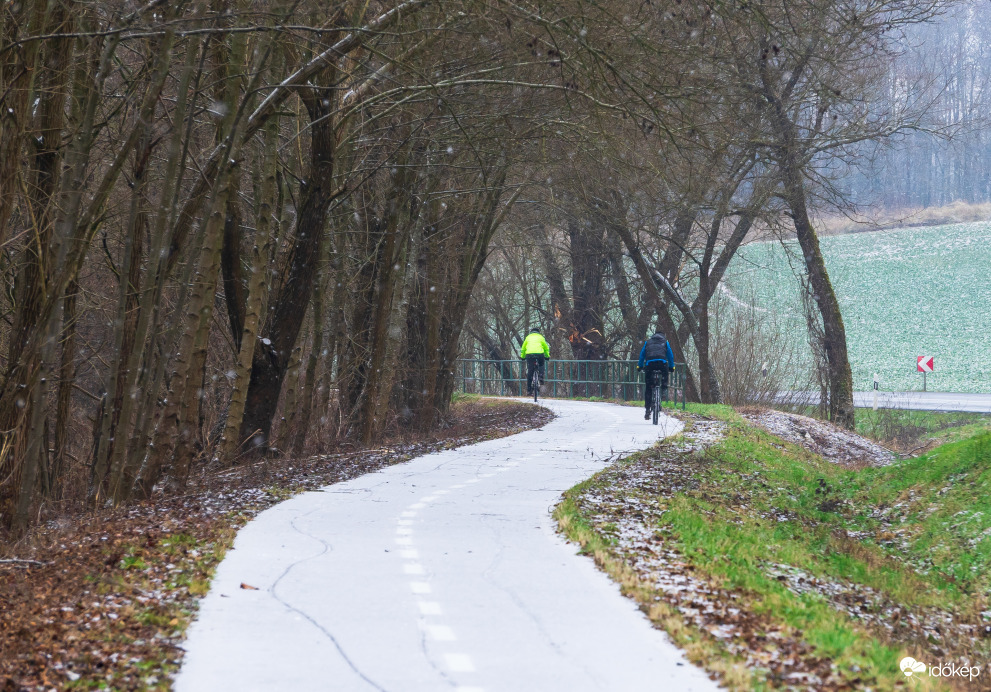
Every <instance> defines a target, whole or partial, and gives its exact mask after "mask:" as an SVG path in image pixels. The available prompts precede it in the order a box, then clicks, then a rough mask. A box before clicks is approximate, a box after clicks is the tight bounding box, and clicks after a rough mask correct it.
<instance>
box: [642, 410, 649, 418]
mask: <svg viewBox="0 0 991 692" xmlns="http://www.w3.org/2000/svg"><path fill="white" fill-rule="evenodd" d="M643 419H644V420H650V411H649V410H648V411H644V412H643Z"/></svg>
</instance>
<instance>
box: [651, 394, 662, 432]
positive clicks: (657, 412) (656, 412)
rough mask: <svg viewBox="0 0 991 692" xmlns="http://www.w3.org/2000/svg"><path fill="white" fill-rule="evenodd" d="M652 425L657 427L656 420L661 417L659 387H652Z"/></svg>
mask: <svg viewBox="0 0 991 692" xmlns="http://www.w3.org/2000/svg"><path fill="white" fill-rule="evenodd" d="M653 409H654V425H657V421H658V419H660V417H661V387H660V385H657V386H655V387H654V406H653Z"/></svg>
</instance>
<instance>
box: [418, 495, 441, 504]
mask: <svg viewBox="0 0 991 692" xmlns="http://www.w3.org/2000/svg"><path fill="white" fill-rule="evenodd" d="M436 499H437V498H436V497H434V496H433V495H427V496H426V497H421V498H420V502H433V501H434V500H436Z"/></svg>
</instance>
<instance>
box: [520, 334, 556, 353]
mask: <svg viewBox="0 0 991 692" xmlns="http://www.w3.org/2000/svg"><path fill="white" fill-rule="evenodd" d="M541 352H542V353H543V354H544V357H545V358H550V357H551V347H550V346H548V345H547V339H545V338H544V337H543V336H541V335H540V333H538V332H530V333H529V334H527V337H526V338H525V339H523V345H522V346H520V358H526V357H527V356H528V355H534V354H537V353H541Z"/></svg>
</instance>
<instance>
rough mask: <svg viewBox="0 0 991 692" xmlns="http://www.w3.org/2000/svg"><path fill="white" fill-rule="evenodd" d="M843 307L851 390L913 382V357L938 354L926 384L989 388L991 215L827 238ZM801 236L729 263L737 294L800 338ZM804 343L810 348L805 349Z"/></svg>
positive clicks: (757, 246)
mask: <svg viewBox="0 0 991 692" xmlns="http://www.w3.org/2000/svg"><path fill="white" fill-rule="evenodd" d="M821 245H822V250H823V254H824V255H825V257H826V264H827V267H828V269H829V273H830V276H831V278H832V280H833V285H834V287H835V289H836V292H837V295H838V297H839V301H840V305H841V307H842V309H843V318H844V321H845V324H846V329H847V338H848V340H849V346H850V360H851V365H852V367H853V378H854V388H855V389H869V388H870V387H871V383H872V377H873V373H874V372H877V373H880V378H881V389H885V390H916V389H921V388H922V376H921V375H920V374H919V373H918V372H917V371H916V356H921V355H931V356H934V357H935V366H936V368H935V373H931V374H929V375H928V376H927V377H928V388H929V389H930V390H935V391H954V392H989V391H991V223H987V222H981V223H967V224H953V225H948V226H936V227H929V228H911V229H900V230H892V231H881V232H875V233H860V234H855V235H840V236H832V237H827V238H823V239H822V240H821ZM792 267H794V268H795V269H796V270H797V269H798V268H800V267H801V255H800V253H799V252H798V247H797V244H795V243H791V244H789V245H788V248H787V251H786V250H785V249H783V248H782V246H781V244H780V243H777V242H772V243H754V244H751V245H748V246H746V247H744V248H743V249H742V250H741V252H740V254H739V256H738V257H737V258H735V259H734V261H733V264H732V265H731V267H730V271H729V272H728V276H727V279H728V284H727V285H728V289H729V291H731V292H732V294H733V295H734V296H735V297H736V298H737V299H739V300H742V301H745V302H750V301H754V302H755V304H756V305H757V306H759V307H761V308H764V309H769V310H771V311H773V312H774V313H776V314H777V315H779V316H780V317H781V318H782V319H783V320H785V321H786V323H787V324H788V326H789V334H790V335H791V338H793V339H795V340H796V341H798V342H799V343H804V340H805V326H804V318H803V317H802V312H801V303H800V302H799V296H798V288H797V287H798V282H797V280H796V278H795V273H794V272H793V270H792ZM802 350H803V351H805V350H807V349H804V348H803V349H802Z"/></svg>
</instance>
